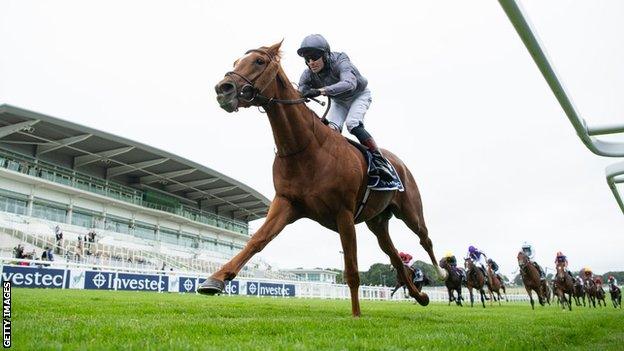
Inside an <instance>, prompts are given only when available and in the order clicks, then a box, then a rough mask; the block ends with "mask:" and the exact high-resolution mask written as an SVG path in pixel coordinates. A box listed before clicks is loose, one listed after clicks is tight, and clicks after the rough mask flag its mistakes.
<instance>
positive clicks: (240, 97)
mask: <svg viewBox="0 0 624 351" xmlns="http://www.w3.org/2000/svg"><path fill="white" fill-rule="evenodd" d="M281 45H282V43H281V42H280V43H277V44H274V45H272V46H269V47H261V48H258V49H252V50H249V51H247V52H246V53H245V55H244V56H242V57H241V58H239V59H238V60H236V62H234V68H233V69H232V71H230V72H227V73H226V74H225V78H223V79H222V80H221V81H219V82H218V83H217V85H216V86H215V90H216V93H217V102H218V103H219V105H220V107H221V108H222V109H224V110H225V111H227V112H236V111H238V110H239V108H241V107H243V108H246V107H250V106H257V107H262V108H263V109H264V111H266V119H267V120H268V122H269V124H270V126H271V129H272V132H273V139H274V141H275V148H276V155H275V158H274V160H273V184H274V187H275V197H274V198H273V201H272V202H271V206H270V207H269V212H268V214H267V217H266V220H265V221H264V223H263V224H262V226H261V227H260V229H258V231H256V233H254V234H253V235H252V236H251V238H250V239H249V240H248V241H247V245H245V247H244V248H243V249H242V250H241V251H240V252H239V253H238V254H237V255H236V256H234V257H233V258H232V259H231V260H230V261H229V262H227V263H225V264H224V265H223V266H222V267H221V269H219V270H218V271H217V272H215V273H213V274H212V275H211V276H210V277H209V278H208V279H206V281H205V282H204V283H203V284H202V285H200V286H199V287H198V289H197V291H198V292H199V293H202V294H208V295H214V294H220V293H222V292H223V291H224V289H225V283H224V282H225V281H227V280H232V279H234V278H235V277H236V275H237V274H238V272H240V270H241V269H242V268H243V267H244V266H245V264H246V263H247V262H248V261H249V260H250V259H251V258H252V257H253V256H254V255H255V254H257V253H258V252H260V251H262V249H263V248H264V247H265V246H266V245H267V244H268V243H269V242H271V240H273V239H274V238H275V237H276V236H277V235H278V234H279V233H280V232H281V231H282V229H284V227H286V226H287V225H289V224H291V223H293V222H295V221H297V220H298V219H300V218H309V219H311V220H313V221H316V222H318V223H319V224H321V225H322V226H324V227H326V228H328V229H330V230H333V231H336V232H338V234H339V236H340V242H341V244H342V251H343V252H344V255H343V258H344V267H345V279H346V281H347V285H348V286H349V290H350V294H351V313H352V315H353V316H354V317H357V316H360V314H361V310H360V302H359V286H360V278H359V275H358V264H357V261H358V260H357V241H356V231H355V224H356V223H360V222H366V225H367V226H368V228H369V229H370V230H371V231H372V232H373V233H374V234H375V236H376V237H377V241H378V243H379V246H380V247H381V249H382V251H383V252H384V253H386V255H388V256H389V257H390V261H391V262H392V265H393V266H394V268H395V269H396V270H397V272H399V273H400V274H402V275H403V278H404V281H406V282H407V288H408V290H409V293H410V296H412V297H413V298H415V299H416V301H418V303H419V304H421V305H423V306H425V305H427V304H429V297H428V296H427V294H425V293H423V292H421V291H420V290H418V288H417V287H416V286H415V285H414V284H413V283H412V282H411V280H410V279H409V277H408V272H407V270H406V269H405V268H404V267H403V262H401V258H400V257H399V253H398V251H397V249H396V248H395V247H394V244H393V243H392V239H391V238H390V234H389V232H388V221H389V220H390V218H391V217H392V216H393V215H394V216H396V217H397V218H399V219H401V220H403V222H405V224H406V225H407V226H408V227H409V228H410V230H411V231H412V232H414V233H415V234H416V235H418V237H419V239H420V245H421V246H422V247H423V248H424V249H425V251H427V254H428V255H429V258H430V259H431V263H432V264H433V266H434V267H435V268H436V270H437V271H438V273H439V274H440V275H441V276H444V274H445V272H444V271H443V270H442V269H440V267H438V262H437V260H436V258H435V255H434V253H433V243H432V242H431V239H430V238H429V234H428V233H429V232H428V230H427V226H426V225H425V219H424V215H423V206H422V201H421V197H420V192H419V190H418V186H417V185H416V181H415V180H414V177H413V176H412V174H411V172H410V171H409V169H408V168H407V166H406V165H405V164H404V163H403V161H401V160H400V159H399V158H398V157H397V156H395V155H394V154H393V153H391V152H389V151H387V150H383V154H384V156H385V157H386V158H387V159H388V160H389V161H390V163H391V164H392V165H393V166H394V168H395V169H396V171H397V173H398V175H399V177H400V178H401V181H402V182H403V185H404V187H405V191H402V192H400V191H397V190H394V191H371V192H370V193H368V192H367V191H366V190H367V183H368V175H367V169H368V165H367V162H366V159H365V157H364V155H363V154H362V152H361V151H360V150H358V148H357V147H356V146H354V145H352V144H351V143H349V142H348V141H347V139H346V138H345V137H343V136H342V135H341V134H340V133H337V132H336V131H334V130H332V129H331V128H329V127H328V126H326V125H324V124H323V122H321V120H320V118H318V116H317V115H316V114H315V113H314V112H313V111H312V110H311V109H309V108H308V107H307V106H306V105H305V103H304V102H305V101H306V100H305V99H302V98H301V96H300V94H299V92H298V91H297V90H296V89H295V88H294V87H293V85H292V84H291V82H290V80H289V79H288V77H287V76H286V73H285V72H284V70H283V69H282V66H281V64H280V59H281V55H280V52H279V50H280V47H281ZM365 194H370V196H368V198H367V199H365ZM364 204H365V205H364ZM361 205H364V206H363V207H362V209H361V211H360V208H361ZM251 211H253V210H251Z"/></svg>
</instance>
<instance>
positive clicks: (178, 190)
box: [0, 105, 292, 278]
mask: <svg viewBox="0 0 624 351" xmlns="http://www.w3.org/2000/svg"><path fill="white" fill-rule="evenodd" d="M269 203H270V201H269V200H268V199H267V198H266V197H264V196H262V195H261V194H260V193H258V192H257V191H255V190H254V189H252V188H250V187H249V186H247V185H245V184H242V183H241V182H238V181H236V180H234V179H232V178H230V177H227V176H225V175H223V174H221V173H219V172H217V171H214V170H212V169H210V168H208V167H205V166H202V165H199V164H197V163H194V162H192V161H189V160H186V159H184V158H182V157H179V156H176V155H173V154H170V153H168V152H165V151H162V150H158V149H156V148H153V147H151V146H148V145H144V144H141V143H138V142H135V141H131V140H128V139H124V138H121V137H119V136H115V135H112V134H108V133H105V132H102V131H98V130H95V129H92V128H88V127H85V126H81V125H78V124H75V123H71V122H68V121H64V120H61V119H57V118H54V117H50V116H46V115H43V114H39V113H35V112H32V111H28V110H24V109H21V108H17V107H14V106H10V105H0V239H1V240H0V243H1V244H0V251H1V255H2V256H3V257H9V256H11V257H12V256H14V248H15V247H16V246H17V245H18V244H21V245H22V246H24V253H31V252H34V253H33V255H32V256H33V258H38V257H41V253H42V252H43V251H44V249H45V248H46V247H50V248H54V251H55V252H56V254H55V260H57V261H58V260H67V261H72V262H81V263H88V264H93V265H105V266H117V267H133V268H143V269H161V270H165V269H166V270H171V269H174V270H181V271H192V272H201V273H211V272H213V271H215V270H216V269H217V268H218V267H219V266H220V265H221V264H222V263H224V262H226V261H227V260H229V259H230V258H231V257H232V256H233V255H235V254H236V253H237V252H238V251H240V250H241V249H242V248H243V246H244V245H245V243H246V242H247V240H248V239H249V226H248V223H249V221H251V220H254V219H259V218H263V217H265V216H266V213H267V211H268V206H269ZM57 226H58V227H59V229H60V230H61V231H62V232H63V239H62V240H56V237H55V228H56V227H57ZM91 231H93V232H95V233H96V235H95V240H93V242H91V241H90V240H87V237H88V234H89V233H90V232H91ZM283 275H284V274H282V273H279V272H271V271H270V265H268V264H267V263H265V262H263V261H262V260H261V259H256V260H252V261H251V262H250V263H249V264H248V265H247V266H246V267H245V268H244V270H243V271H241V276H267V277H272V278H282V277H283ZM285 277H286V278H292V277H291V275H289V274H286V275H285Z"/></svg>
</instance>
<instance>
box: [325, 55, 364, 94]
mask: <svg viewBox="0 0 624 351" xmlns="http://www.w3.org/2000/svg"><path fill="white" fill-rule="evenodd" d="M335 65H336V69H337V70H338V72H339V73H340V81H339V82H338V83H335V84H332V85H330V86H326V87H325V94H326V95H327V96H335V95H338V94H342V93H344V92H348V91H352V90H355V88H357V77H356V76H355V73H354V71H355V69H354V67H353V64H352V63H351V61H350V60H349V57H348V56H347V55H345V54H341V56H340V58H339V59H338V61H337V62H336V63H335Z"/></svg>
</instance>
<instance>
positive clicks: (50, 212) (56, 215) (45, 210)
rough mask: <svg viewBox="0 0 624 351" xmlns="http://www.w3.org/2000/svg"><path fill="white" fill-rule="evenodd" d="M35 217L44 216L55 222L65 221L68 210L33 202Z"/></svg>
mask: <svg viewBox="0 0 624 351" xmlns="http://www.w3.org/2000/svg"><path fill="white" fill-rule="evenodd" d="M32 215H33V217H38V218H43V219H47V220H50V221H54V222H61V223H65V219H66V218H67V210H66V209H61V208H57V207H53V206H49V205H45V204H40V203H35V204H33V213H32Z"/></svg>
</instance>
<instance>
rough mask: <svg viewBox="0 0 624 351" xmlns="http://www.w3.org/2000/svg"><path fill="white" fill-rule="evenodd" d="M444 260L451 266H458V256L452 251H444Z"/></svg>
mask: <svg viewBox="0 0 624 351" xmlns="http://www.w3.org/2000/svg"><path fill="white" fill-rule="evenodd" d="M444 260H445V261H446V263H448V265H449V267H451V268H457V258H455V255H453V253H452V252H450V251H447V252H445V253H444Z"/></svg>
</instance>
